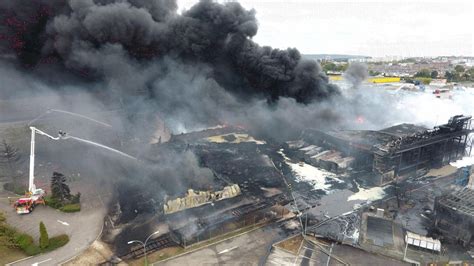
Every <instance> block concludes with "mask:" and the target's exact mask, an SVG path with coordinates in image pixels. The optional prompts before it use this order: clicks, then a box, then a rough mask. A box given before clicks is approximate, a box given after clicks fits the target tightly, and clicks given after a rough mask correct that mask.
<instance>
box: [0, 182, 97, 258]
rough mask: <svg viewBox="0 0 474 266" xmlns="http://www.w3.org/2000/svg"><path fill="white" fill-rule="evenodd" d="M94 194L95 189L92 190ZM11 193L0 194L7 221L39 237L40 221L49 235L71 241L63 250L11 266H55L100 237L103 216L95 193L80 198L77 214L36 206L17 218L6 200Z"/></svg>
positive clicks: (1, 205)
mask: <svg viewBox="0 0 474 266" xmlns="http://www.w3.org/2000/svg"><path fill="white" fill-rule="evenodd" d="M93 191H96V190H93ZM8 196H12V194H10V193H8V192H5V191H1V192H0V210H1V211H4V212H5V213H6V216H7V222H8V223H9V224H11V225H13V226H14V227H16V228H17V229H19V230H20V231H22V232H26V233H28V234H30V235H31V236H33V237H34V238H35V239H36V240H37V239H38V238H39V222H40V221H43V223H44V224H45V226H46V229H47V230H48V234H49V236H50V237H51V236H54V235H58V234H67V235H68V236H69V238H70V241H69V243H68V244H67V245H65V246H64V247H61V248H59V249H57V250H54V251H52V252H49V253H46V254H43V255H38V256H35V257H32V258H30V259H27V260H24V261H21V262H18V263H14V264H13V265H15V266H16V265H18V266H20V265H32V264H34V263H38V264H39V265H41V264H43V265H57V264H59V263H61V262H64V261H65V260H68V259H69V258H72V257H74V256H76V255H78V254H79V253H80V252H82V251H83V250H85V249H86V248H87V247H88V246H89V245H90V244H91V243H92V242H93V241H94V240H95V239H96V238H97V236H98V235H99V234H100V231H101V229H102V224H103V217H104V215H105V213H106V209H105V207H104V204H103V203H102V200H103V199H102V198H99V197H98V194H89V195H83V196H82V199H81V201H82V210H81V211H80V212H78V213H62V212H59V211H57V210H55V209H52V208H49V207H46V206H38V207H37V208H36V209H35V210H34V212H33V213H31V214H28V215H17V214H16V213H15V211H14V210H13V208H12V206H11V205H10V204H9V202H8V199H7V197H8Z"/></svg>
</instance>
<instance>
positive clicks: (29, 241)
mask: <svg viewBox="0 0 474 266" xmlns="http://www.w3.org/2000/svg"><path fill="white" fill-rule="evenodd" d="M68 242H69V237H68V236H67V235H64V234H63V235H58V236H54V237H51V238H49V243H48V246H47V247H46V248H44V249H41V248H40V247H39V246H38V245H36V244H35V243H34V240H33V237H31V236H30V235H28V234H25V233H21V232H19V231H17V230H16V229H15V228H13V227H12V226H10V225H8V224H7V223H6V219H5V216H4V215H3V213H1V212H0V258H1V259H0V262H1V261H3V257H7V258H8V260H9V261H7V263H8V262H10V261H14V260H15V259H19V258H21V257H25V256H26V255H28V256H34V255H37V254H40V253H45V252H50V251H52V250H55V249H57V248H60V247H62V246H64V245H66V244H67V243H68ZM10 252H12V254H13V255H12V256H9V253H10ZM1 264H5V263H0V265H1Z"/></svg>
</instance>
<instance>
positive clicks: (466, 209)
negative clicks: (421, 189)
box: [434, 188, 474, 246]
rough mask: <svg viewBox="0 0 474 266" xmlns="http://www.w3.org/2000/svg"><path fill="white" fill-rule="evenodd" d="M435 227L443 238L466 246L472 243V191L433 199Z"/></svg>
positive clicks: (473, 221) (468, 190) (473, 195)
mask: <svg viewBox="0 0 474 266" xmlns="http://www.w3.org/2000/svg"><path fill="white" fill-rule="evenodd" d="M434 214H435V227H436V229H437V230H439V231H440V232H441V233H442V234H443V235H444V237H445V238H447V239H450V240H452V241H455V242H460V243H461V244H462V245H463V246H468V245H469V243H471V242H473V241H474V190H472V189H469V188H463V189H461V190H459V191H454V192H452V193H450V194H446V195H443V196H440V197H437V198H436V199H435V206H434Z"/></svg>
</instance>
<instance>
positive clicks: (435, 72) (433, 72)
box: [431, 70, 438, 79]
mask: <svg viewBox="0 0 474 266" xmlns="http://www.w3.org/2000/svg"><path fill="white" fill-rule="evenodd" d="M437 77H438V71H436V70H433V71H431V78H432V79H435V78H437Z"/></svg>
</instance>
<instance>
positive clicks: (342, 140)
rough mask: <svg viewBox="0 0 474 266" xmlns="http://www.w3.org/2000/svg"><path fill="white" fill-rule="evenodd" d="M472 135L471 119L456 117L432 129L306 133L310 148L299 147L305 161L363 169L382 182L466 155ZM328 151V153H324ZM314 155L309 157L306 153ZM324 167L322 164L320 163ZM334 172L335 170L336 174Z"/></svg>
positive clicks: (405, 126) (400, 127)
mask: <svg viewBox="0 0 474 266" xmlns="http://www.w3.org/2000/svg"><path fill="white" fill-rule="evenodd" d="M472 132H473V129H472V127H471V116H463V115H457V116H454V117H451V118H450V119H449V121H448V123H446V124H444V125H440V126H436V127H434V128H433V129H427V128H425V127H421V126H417V125H412V124H400V125H396V126H392V127H389V128H385V129H382V130H378V131H374V130H338V131H329V132H323V131H319V130H306V131H305V132H304V133H303V140H304V141H305V142H307V143H311V144H313V147H312V148H311V149H310V150H308V151H306V150H304V149H308V148H307V147H302V148H300V152H304V154H305V155H306V156H303V158H304V159H305V161H307V162H308V163H311V162H312V160H313V159H315V160H316V161H318V162H320V161H321V160H319V159H320V158H319V157H321V156H322V155H325V156H323V157H324V158H323V157H321V159H323V161H328V160H327V158H326V157H328V156H327V154H328V153H329V154H333V156H329V158H335V159H334V160H332V159H330V160H329V161H332V162H333V163H335V164H336V165H337V167H334V166H332V167H329V168H327V169H328V170H332V169H346V168H348V167H349V166H350V167H351V168H355V169H367V170H370V171H372V172H373V173H374V174H376V175H378V176H380V177H381V180H382V183H385V182H390V181H391V180H393V179H394V178H395V177H401V176H408V175H412V174H415V175H416V174H419V173H420V172H424V171H426V170H427V169H430V168H432V167H440V166H443V165H446V164H448V163H450V162H453V161H456V160H458V159H460V158H462V157H463V156H465V155H466V154H468V153H469V154H470V150H471V143H470V140H469V137H468V136H469V134H471V133H472ZM328 150H329V151H328ZM313 151H315V152H314V154H310V153H308V152H313ZM334 151H337V152H338V153H334ZM321 165H322V166H323V167H324V163H322V164H321ZM336 172H337V171H336Z"/></svg>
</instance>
